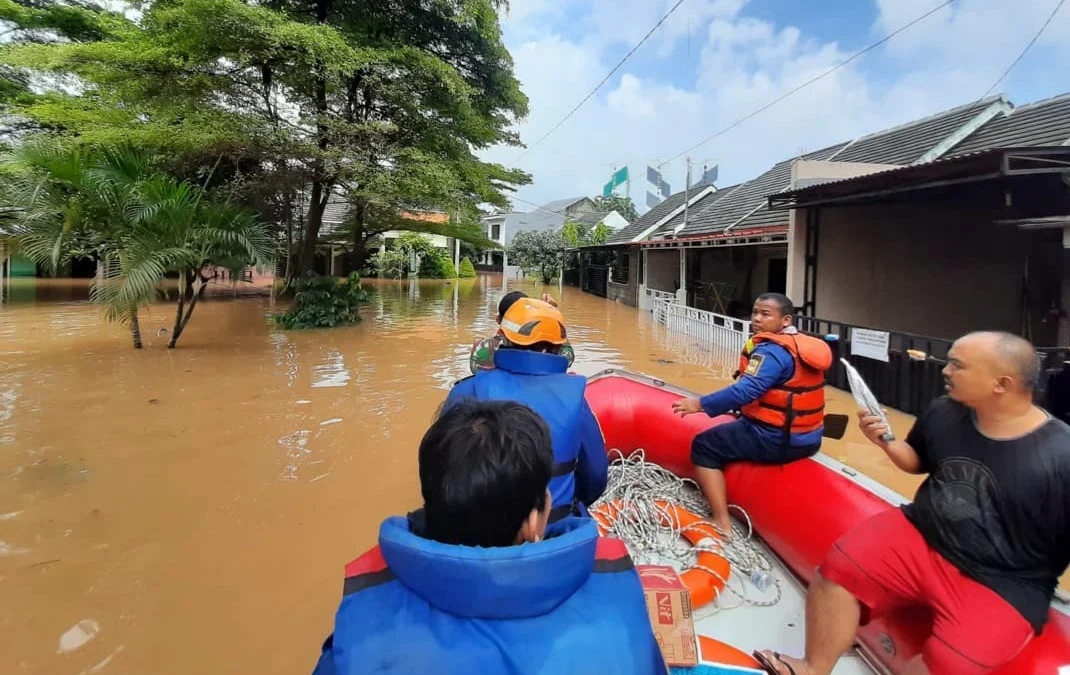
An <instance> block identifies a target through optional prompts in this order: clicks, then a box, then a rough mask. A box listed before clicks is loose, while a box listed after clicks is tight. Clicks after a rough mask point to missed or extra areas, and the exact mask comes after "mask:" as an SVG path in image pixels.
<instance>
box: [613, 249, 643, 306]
mask: <svg viewBox="0 0 1070 675" xmlns="http://www.w3.org/2000/svg"><path fill="white" fill-rule="evenodd" d="M621 255H627V256H628V283H626V284H617V283H614V282H613V280H612V279H609V280H608V281H607V282H606V298H608V299H609V300H615V301H618V302H622V303H624V304H625V305H629V306H631V307H635V306H637V304H638V297H639V295H638V294H639V267H640V265H641V263H642V261H641V260H640V253H639V247H638V246H637V247H635V248H633V249H630V250H628V251H626V252H624V253H622V254H621Z"/></svg>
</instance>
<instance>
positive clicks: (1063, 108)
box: [948, 94, 1070, 155]
mask: <svg viewBox="0 0 1070 675" xmlns="http://www.w3.org/2000/svg"><path fill="white" fill-rule="evenodd" d="M1067 141H1070V94H1063V95H1061V96H1056V97H1055V98H1049V99H1047V100H1044V101H1037V102H1036V103H1030V104H1028V105H1023V106H1021V107H1018V108H1015V109H1014V110H1012V111H1011V112H1010V113H1009V114H1007V115H1005V116H1002V117H997V118H995V119H993V120H991V121H989V122H987V123H986V124H984V125H983V126H982V127H981V128H980V129H978V130H977V131H975V132H973V133H972V134H970V135H969V136H967V137H966V139H965V140H963V141H962V142H961V143H959V144H958V145H956V146H955V147H953V148H952V149H951V152H950V153H948V154H949V155H961V154H964V153H968V152H976V151H977V150H987V149H988V148H999V147H1014V146H1019V147H1021V146H1030V145H1064V144H1065V143H1067Z"/></svg>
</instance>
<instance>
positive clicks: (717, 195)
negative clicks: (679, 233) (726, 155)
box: [650, 184, 739, 237]
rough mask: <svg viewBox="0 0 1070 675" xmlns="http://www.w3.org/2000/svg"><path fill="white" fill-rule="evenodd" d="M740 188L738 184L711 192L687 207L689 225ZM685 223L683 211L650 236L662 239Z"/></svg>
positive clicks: (693, 189)
mask: <svg viewBox="0 0 1070 675" xmlns="http://www.w3.org/2000/svg"><path fill="white" fill-rule="evenodd" d="M738 187H739V185H738V184H737V185H729V186H728V187H723V188H721V189H719V190H717V191H716V192H711V193H709V194H707V195H705V196H704V197H702V198H701V199H699V200H698V201H697V202H695V203H693V204H691V205H690V206H688V207H687V221H688V222H689V223H690V222H694V219H695V218H696V217H697V216H698V214H699V213H703V212H704V211H705V210H706V209H709V208H711V207H712V206H713V205H714V204H716V203H717V202H718V201H720V200H722V199H725V198H726V197H728V196H730V195H731V194H732V192H733V191H735V189H736V188H738ZM699 189H700V190H701V189H702V188H699ZM691 190H692V192H696V190H695V188H691ZM680 204H681V205H682V204H683V200H681V201H680ZM683 222H684V213H683V211H681V212H680V213H677V214H676V215H675V216H673V217H672V218H671V219H670V220H668V221H667V222H666V223H665V224H664V225H662V226H661V227H659V228H658V229H657V230H655V231H654V233H653V234H652V235H650V236H651V237H661V236H666V235H669V234H672V233H673V231H674V230H676V228H677V227H679V226H680V225H682V224H683Z"/></svg>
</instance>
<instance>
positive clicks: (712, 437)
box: [691, 420, 821, 469]
mask: <svg viewBox="0 0 1070 675" xmlns="http://www.w3.org/2000/svg"><path fill="white" fill-rule="evenodd" d="M778 436H779V435H778ZM820 449H821V443H816V444H814V445H802V446H791V445H789V444H787V443H786V442H785V441H784V439H783V438H782V437H780V438H779V440H776V441H772V440H770V439H769V437H768V436H765V435H763V433H762V430H760V429H758V428H757V427H756V426H755V425H753V424H751V423H750V422H744V421H743V420H737V421H735V422H728V423H726V424H718V425H717V426H715V427H713V428H712V429H707V430H706V431H703V432H702V433H701V434H698V435H697V436H695V438H694V440H693V441H691V463H692V464H694V465H695V466H700V467H702V468H704V469H724V467H725V464H729V463H731V462H757V463H758V464H787V463H788V462H794V461H795V460H797V459H803V458H806V457H811V456H813V455H814V454H816V453H817V451H818V450H820Z"/></svg>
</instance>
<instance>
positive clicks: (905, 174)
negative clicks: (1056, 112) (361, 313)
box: [768, 146, 1070, 210]
mask: <svg viewBox="0 0 1070 675" xmlns="http://www.w3.org/2000/svg"><path fill="white" fill-rule="evenodd" d="M1067 165H1070V146H1023V147H1018V148H990V149H988V150H978V151H976V152H971V153H966V154H961V155H955V156H952V157H942V158H940V159H936V160H933V161H931V162H921V163H918V164H912V165H910V166H899V167H894V168H890V169H884V170H882V171H877V172H875V173H869V174H865V175H862V176H854V177H852V178H841V179H836V180H829V181H824V182H821V183H815V184H813V185H808V186H806V187H800V188H796V189H794V190H784V191H782V192H779V193H776V194H773V195H770V196H769V197H768V201H769V202H770V203H772V204H773V206H774V208H776V209H778V210H780V209H792V208H799V207H806V206H817V205H821V204H846V203H863V202H873V201H876V200H879V199H882V198H886V197H889V196H892V195H895V194H901V193H905V192H911V191H914V190H923V189H930V188H933V187H943V186H947V185H950V184H953V183H966V182H979V181H984V180H991V179H998V178H1001V177H1005V176H1013V175H1015V174H1018V175H1023V174H1038V173H1062V172H1063V171H1064V168H1065V166H1067Z"/></svg>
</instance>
